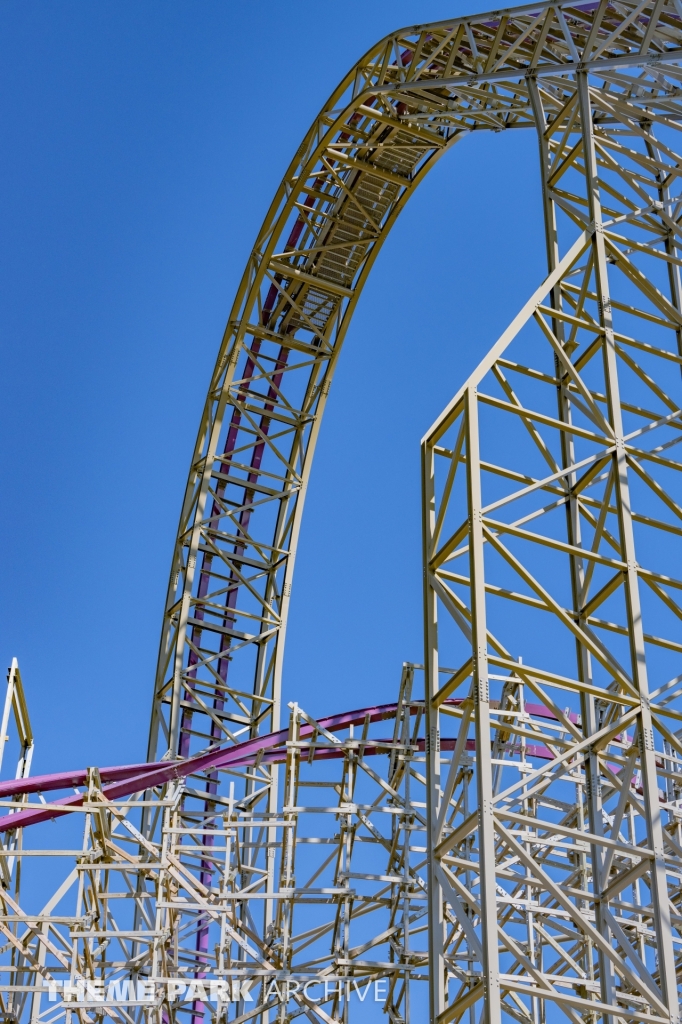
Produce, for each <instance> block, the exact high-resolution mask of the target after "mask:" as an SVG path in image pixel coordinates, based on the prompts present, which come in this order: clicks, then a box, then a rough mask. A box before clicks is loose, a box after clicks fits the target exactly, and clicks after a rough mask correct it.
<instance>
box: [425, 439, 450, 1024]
mask: <svg viewBox="0 0 682 1024" xmlns="http://www.w3.org/2000/svg"><path fill="white" fill-rule="evenodd" d="M435 523H436V496H435V490H434V453H433V448H432V447H431V446H430V445H429V444H428V443H427V442H424V443H423V445H422V546H423V561H424V686H425V694H424V706H425V709H426V723H425V725H426V821H427V843H426V846H427V851H428V908H429V1019H430V1021H431V1024H435V1022H436V1021H437V1019H438V1017H439V1016H440V1014H441V1013H443V1011H444V1010H445V1006H446V997H447V985H446V977H445V958H444V955H443V952H444V944H445V922H444V919H443V894H442V892H441V887H440V882H439V880H438V876H437V873H436V863H435V856H434V848H435V845H436V841H435V835H434V830H435V827H436V822H437V821H438V811H439V807H440V728H439V712H438V708H437V707H433V705H432V703H431V702H432V700H433V698H434V697H435V695H436V693H437V692H438V608H437V601H436V594H435V592H434V590H433V587H432V586H431V582H430V579H429V576H430V573H429V562H430V560H431V546H432V543H433V535H434V528H435Z"/></svg>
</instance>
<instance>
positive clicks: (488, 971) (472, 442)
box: [464, 387, 502, 1024]
mask: <svg viewBox="0 0 682 1024" xmlns="http://www.w3.org/2000/svg"><path fill="white" fill-rule="evenodd" d="M464 415H465V430H466V451H467V496H468V505H469V575H470V577H471V626H472V637H471V646H472V656H473V666H474V724H475V728H476V782H477V797H478V857H479V872H480V879H481V945H482V948H483V964H482V969H483V986H484V992H485V1003H484V1009H483V1014H482V1017H481V1022H482V1024H500V1021H501V1019H502V1015H501V1007H500V967H499V956H498V945H497V943H498V940H497V898H496V879H495V820H494V817H493V775H492V764H491V748H490V743H491V736H490V687H489V682H488V634H487V628H486V608H485V572H484V565H483V511H482V508H483V505H482V500H481V455H480V445H479V433H478V398H477V394H476V389H475V388H473V387H469V388H467V391H466V398H465V414H464Z"/></svg>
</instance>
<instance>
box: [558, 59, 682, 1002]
mask: <svg viewBox="0 0 682 1024" xmlns="http://www.w3.org/2000/svg"><path fill="white" fill-rule="evenodd" d="M577 81H578V101H579V104H580V119H581V124H582V134H583V153H584V161H585V178H586V182H587V198H588V203H589V213H590V219H591V221H592V228H593V232H594V233H593V238H592V253H593V259H594V268H595V279H596V288H597V295H598V296H599V317H600V323H601V326H602V328H603V331H604V343H603V354H604V378H605V386H606V396H607V402H608V415H609V422H610V423H611V426H612V427H613V431H614V434H615V444H616V450H615V452H614V455H613V472H614V477H615V481H614V491H615V496H616V506H617V509H618V523H619V533H620V544H621V555H622V560H623V561H624V562H625V563H626V565H627V569H626V570H625V606H626V614H627V619H628V633H629V638H630V658H631V667H632V680H633V683H634V686H635V687H636V689H637V692H638V694H639V697H640V700H641V705H640V714H639V719H638V724H639V743H640V763H641V768H642V785H643V790H644V794H643V800H644V805H645V815H646V824H647V833H648V843H649V846H650V848H651V849H652V850H653V851H654V861H653V864H652V868H651V894H652V901H653V905H654V917H653V925H654V928H655V929H656V944H657V950H658V961H659V964H658V966H659V984H660V988H661V994H662V997H663V1000H664V1002H665V1003H666V1005H667V1006H668V1009H669V1011H670V1019H671V1022H676V1021H678V1020H679V1002H678V995H677V978H676V972H675V955H674V949H673V944H672V932H671V923H670V904H669V899H668V883H667V876H666V868H665V858H664V847H663V828H662V822H661V811H660V804H659V797H658V778H657V773H656V756H655V751H654V734H653V723H652V718H651V711H650V705H649V684H648V678H647V666H646V654H645V647H644V632H643V627H642V614H641V604H640V595H639V578H638V574H637V559H636V554H635V540H634V531H633V525H632V509H631V504H630V490H629V480H628V466H627V456H626V452H625V442H624V440H623V421H622V409H621V404H620V392H619V385H618V367H617V360H616V348H615V340H614V335H613V320H612V311H611V297H610V291H609V281H608V269H607V262H606V246H605V243H604V233H603V227H602V211H601V198H600V187H599V176H598V167H597V159H596V153H595V145H594V124H593V120H592V107H591V101H590V94H589V81H588V76H587V73H586V72H579V73H578V75H577Z"/></svg>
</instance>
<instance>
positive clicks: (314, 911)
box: [0, 0, 682, 1024]
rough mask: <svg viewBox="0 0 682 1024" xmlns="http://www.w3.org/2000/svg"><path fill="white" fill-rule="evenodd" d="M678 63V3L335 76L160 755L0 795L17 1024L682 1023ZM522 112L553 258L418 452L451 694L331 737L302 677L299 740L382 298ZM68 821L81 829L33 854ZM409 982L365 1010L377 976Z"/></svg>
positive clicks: (188, 600) (434, 606)
mask: <svg viewBox="0 0 682 1024" xmlns="http://www.w3.org/2000/svg"><path fill="white" fill-rule="evenodd" d="M681 63H682V4H681V3H680V2H679V0H645V2H641V3H639V2H636V0H635V2H623V3H621V2H617V0H610V2H606V0H604V2H598V3H591V4H582V5H573V6H572V5H570V4H568V3H558V4H536V5H530V6H527V7H521V8H515V9H513V10H507V11H502V12H496V13H493V14H486V15H477V16H474V17H470V18H459V19H451V20H448V21H447V22H442V23H438V24H433V25H426V26H418V27H416V28H410V29H405V30H402V31H400V32H397V33H395V34H393V35H391V36H389V37H388V38H387V39H385V40H382V41H381V42H380V43H379V44H377V46H376V47H373V48H372V50H371V51H370V52H369V53H368V54H367V55H366V56H365V57H364V58H363V59H362V60H361V61H360V62H359V63H358V64H357V65H356V67H355V68H353V69H352V71H351V72H350V73H349V75H348V76H347V77H346V78H345V79H344V81H343V82H342V83H341V84H340V86H339V88H338V89H337V90H336V92H335V93H334V94H333V95H332V97H330V99H329V101H328V103H327V104H326V105H325V107H324V108H323V110H322V112H321V113H320V115H319V117H318V118H317V119H316V121H315V123H314V124H313V126H312V127H311V129H310V132H309V133H308V135H307V136H306V138H305V139H304V140H303V143H302V145H301V146H300V148H299V150H298V151H297V154H296V157H295V159H294V161H293V162H292V165H291V167H290V168H289V171H288V172H287V175H286V176H285V179H284V181H283V183H282V185H281V186H280V189H279V191H278V193H277V195H276V197H275V199H274V201H273V204H272V207H271V209H270V211H269V213H268V215H267V217H266V220H265V223H264V225H263V228H262V229H261V232H260V234H259V237H258V239H257V241H256V245H255V247H254V250H253V253H252V255H251V258H250V260H249V264H248V266H247V269H246V272H245V275H244V278H243V280H242V283H241V285H240V288H239V291H238V295H237V298H236V300H235V305H234V307H233V310H232V313H231V315H230V320H229V322H228V327H227V331H226V334H225V337H224V339H223V344H222V346H221V349H220V353H219V356H218V361H217V364H216V369H215V371H214V375H213V379H212V381H211V385H210V389H209V394H208V398H207V402H206V406H205V409H204V413H203V417H202V421H201V426H200V430H199V436H198V440H197V445H196V449H195V453H194V457H193V460H192V466H191V471H190V477H189V481H188V486H187V491H186V495H185V500H184V504H183V510H182V515H181V521H180V527H179V531H178V539H177V543H176V548H175V554H174V560H173V568H172V572H171V579H170V584H169V590H168V598H167V603H166V614H165V620H164V630H163V636H162V642H161V648H160V656H159V668H158V673H157V678H156V685H155V691H154V710H153V716H152V728H151V736H150V747H149V760H150V761H153V760H155V759H158V758H162V761H161V763H157V764H155V765H147V766H136V769H135V770H136V771H137V772H138V774H134V773H133V774H132V776H131V771H132V769H125V770H124V769H110V770H105V769H102V770H101V771H98V770H97V769H90V770H89V771H88V773H87V774H86V775H83V776H82V777H81V776H77V777H74V778H73V779H71V780H70V782H69V779H66V780H65V779H64V778H62V779H61V781H60V785H63V786H65V785H68V784H73V785H76V786H78V787H79V789H80V792H79V793H78V794H77V795H75V796H73V795H72V796H70V797H68V799H67V804H66V805H65V804H64V803H61V804H60V803H58V802H56V803H53V804H50V805H49V806H47V807H46V806H45V805H44V803H43V804H41V803H37V802H36V800H35V798H33V799H31V797H30V792H31V791H32V790H31V780H26V779H24V778H23V776H22V777H21V778H19V780H18V782H17V783H16V784H12V786H13V788H12V786H10V787H9V788H7V785H6V784H1V783H0V787H4V788H1V793H2V794H3V801H2V802H3V804H4V805H6V806H9V808H10V810H12V811H13V812H15V813H16V814H17V815H19V817H17V824H16V825H15V827H14V828H13V829H10V830H9V835H10V837H11V839H10V842H9V844H8V845H6V846H5V847H4V848H3V849H2V850H0V858H1V859H2V862H3V863H4V864H5V868H4V869H3V878H4V879H5V881H4V886H5V887H4V888H3V889H2V890H0V904H2V905H1V906H0V931H2V932H3V934H4V936H5V939H6V943H5V945H4V946H3V947H0V997H1V998H2V999H3V1005H2V1011H3V1013H4V1014H5V1017H6V1019H10V1020H15V1019H16V1020H19V1019H22V1020H24V1019H26V1020H31V1021H32V1022H34V1024H38V1022H42V1021H45V1022H46V1024H48V1022H49V1024H52V1021H57V1020H61V1019H66V1018H68V1019H69V1021H70V1019H71V1017H72V1016H73V1015H76V1016H77V1017H78V1018H79V1020H81V1021H83V1022H86V1021H94V1020H99V1019H103V1017H109V1018H112V1019H114V1020H117V1021H118V1020H120V1021H124V1020H125V1021H131V1020H140V1021H141V1020H142V1019H143V1018H144V1019H153V1020H154V1021H155V1022H158V1024H164V1022H166V1021H170V1020H179V1019H181V1018H184V1019H187V1018H188V1017H190V1018H191V1019H192V1022H193V1024H198V1021H199V1020H201V1019H208V1016H211V1017H212V1018H215V1020H216V1022H217V1021H218V1020H221V1019H222V1020H227V1021H235V1020H238V1021H243V1022H246V1021H261V1022H263V1021H278V1022H284V1021H291V1020H293V1019H296V1018H298V1017H307V1019H309V1020H311V1021H313V1022H319V1021H325V1022H327V1024H328V1022H329V1021H344V1022H348V1021H357V1022H359V1021H362V1020H367V1019H375V1017H376V1014H377V1013H378V1012H379V1011H380V1010H383V1011H384V1012H385V1013H386V1014H387V1015H388V1019H389V1020H391V1021H393V1022H396V1024H397V1022H406V1021H413V1022H416V1021H421V1020H424V1019H426V1017H427V1015H428V1016H429V1017H430V1019H431V1021H432V1022H437V1024H448V1022H450V1021H459V1020H462V1019H464V1018H468V1020H469V1021H470V1024H475V1022H476V1021H477V1020H480V1021H481V1022H482V1024H498V1022H499V1021H501V1020H502V1018H503V1017H504V1019H505V1020H511V1019H514V1020H516V1021H520V1022H522V1024H549V1022H553V1021H554V1020H559V1019H562V1020H563V1019H565V1018H567V1019H568V1020H570V1021H571V1022H572V1024H577V1022H578V1021H584V1022H585V1024H592V1022H595V1021H597V1020H598V1019H602V1020H604V1021H605V1022H607V1024H616V1022H620V1021H623V1022H627V1024H629V1022H631V1021H641V1022H642V1024H645V1022H646V1024H678V1021H679V996H678V990H679V984H678V979H679V978H680V975H681V972H682V962H681V958H682V952H681V946H682V927H681V926H682V803H681V800H682V776H681V768H682V738H681V737H682V727H681V726H680V724H679V722H680V719H681V718H682V676H681V675H680V666H679V662H680V653H682V631H681V630H680V625H679V624H680V619H682V601H680V597H679V591H680V589H682V565H680V562H681V561H682V558H681V553H682V544H681V543H680V539H681V538H682V494H680V493H679V490H680V480H681V477H680V469H681V468H682V464H681V463H680V462H679V460H678V459H676V457H675V455H676V451H677V449H676V447H675V446H676V444H677V443H678V442H679V441H680V440H682V433H681V431H682V412H681V409H682V375H681V374H680V369H681V367H682V347H681V336H682V296H681V293H680V277H679V267H680V265H681V262H682V261H681V259H680V254H679V248H678V238H679V236H680V234H681V232H682V227H681V224H682V219H681V218H682V188H680V185H679V181H680V178H682V158H680V156H679V155H678V151H679V148H680V147H679V141H678V134H679V132H680V131H681V130H682V89H681V83H682V67H681ZM523 127H526V128H529V129H531V131H533V132H534V134H535V136H536V138H537V140H538V148H539V166H540V172H541V182H542V200H541V201H542V204H543V210H544V221H545V234H546V252H547V268H548V276H547V278H546V279H545V281H544V282H542V283H541V284H539V286H538V289H537V291H536V292H535V294H534V295H533V296H531V298H530V299H529V300H528V302H527V303H526V304H525V306H524V307H523V309H522V310H521V312H520V313H519V315H518V316H517V317H516V318H515V320H514V321H513V322H512V324H511V325H510V327H509V328H508V330H507V331H506V332H505V333H504V334H503V336H502V337H501V338H500V339H499V341H498V342H497V343H496V344H495V345H494V346H493V348H492V349H491V350H490V353H489V355H488V356H487V357H486V359H485V360H484V361H483V363H482V364H481V365H480V366H479V368H478V369H477V370H476V371H475V373H474V374H473V375H472V377H471V378H470V379H469V380H468V381H467V382H466V383H465V384H464V385H463V386H462V388H461V389H460V390H459V392H458V393H457V395H456V396H455V397H454V399H453V401H452V402H451V403H450V405H449V406H448V408H447V409H446V410H445V411H444V413H443V415H442V416H441V417H440V418H439V419H438V421H437V422H436V424H434V426H433V427H432V428H431V430H430V431H429V432H428V433H427V435H426V437H425V438H424V441H423V467H424V472H423V498H424V566H425V577H424V587H425V590H424V593H425V604H424V608H425V647H426V654H425V676H426V688H425V691H424V699H421V698H422V693H421V692H420V691H419V690H418V689H417V690H415V688H414V682H413V680H414V674H415V666H406V667H405V669H404V671H403V677H402V680H401V686H400V692H399V697H398V700H397V702H396V705H395V706H393V707H392V710H390V711H389V710H386V709H383V710H381V709H379V710H377V709H366V713H365V712H363V713H362V714H360V715H359V717H358V716H357V715H356V716H353V715H350V716H338V717H337V718H336V719H334V721H333V722H332V720H328V721H327V724H325V723H324V722H321V721H319V720H317V721H316V720H314V719H311V718H310V717H309V716H307V715H306V714H305V713H304V712H303V711H302V710H301V709H300V708H299V707H298V706H297V705H295V704H294V705H291V707H290V715H289V725H288V731H287V732H286V734H285V733H284V732H282V733H278V732H277V730H278V729H279V727H280V721H279V720H280V699H281V694H280V691H281V674H282V659H283V640H284V631H285V626H286V618H287V608H288V602H289V598H290V594H291V587H292V574H293V560H294V555H295V550H296V540H297V536H298V531H299V528H300V522H301V514H302V509H303V499H304V496H305V488H306V483H307V479H308V474H309V472H310V467H311V461H312V455H313V452H314V447H315V441H316V437H317V432H318V429H319V425H320V418H321V415H322V412H323V410H324V405H325V402H326V398H327V396H328V393H329V388H330V384H331V379H332V374H333V371H334V367H335V363H336V358H337V355H338V352H339V349H340V346H341V342H342V340H343V337H344V334H345V331H346V328H347V325H348V323H349V318H350V316H351V315H352V312H353V309H354V307H355V303H356V300H357V297H358V296H359V294H360V291H361V289H362V285H363V283H364V281H365V279H366V276H367V274H368V273H369V270H370V268H371V265H372V262H373V260H374V257H375V255H376V254H377V252H378V250H379V247H380V244H381V242H382V241H383V239H384V237H385V236H386V234H387V232H388V231H389V230H390V228H391V227H392V225H393V223H394V222H395V219H396V217H397V215H398V214H399V212H400V210H401V209H402V207H403V205H404V203H405V202H406V201H407V199H408V198H409V196H410V195H411V193H412V190H413V189H414V188H415V187H416V186H417V185H418V183H419V182H420V181H421V179H422V178H423V176H424V175H425V174H426V173H427V172H428V170H429V168H430V167H431V165H432V163H433V162H434V161H435V160H436V159H437V158H438V157H440V156H441V154H443V153H444V152H445V150H446V149H448V148H449V147H451V146H452V145H453V144H454V143H455V142H456V141H457V140H458V139H461V138H463V137H464V136H465V135H466V134H468V133H469V132H471V131H480V130H484V131H488V130H492V131H503V130H508V129H512V128H523ZM538 201H540V199H539V200H538ZM676 595H677V596H676ZM443 663H444V664H445V665H452V666H459V667H457V668H446V667H444V664H443ZM387 717H390V718H391V719H392V720H393V726H392V734H391V735H386V732H387V731H386V729H385V727H384V732H383V733H382V731H381V727H380V726H379V725H378V724H377V723H379V722H380V721H381V720H382V718H383V719H386V718H387ZM424 720H425V723H426V727H425V730H423V731H422V732H420V727H421V725H422V722H423V721H424ZM26 721H27V719H26ZM29 731H30V730H29ZM273 734H274V735H273ZM27 735H28V733H27ZM420 736H423V739H421V742H420ZM207 749H208V753H203V754H201V753H199V752H200V751H206V750H207ZM231 751H232V753H230V752H231ZM278 764H280V765H282V766H283V768H282V769H281V772H282V775H283V778H282V780H281V782H282V786H281V791H278V785H277V783H278V776H277V773H278V768H277V765H278ZM126 772H127V775H126ZM107 773H109V774H107ZM117 773H118V774H117ZM114 779H117V780H118V781H112V780H114ZM121 779H123V780H124V781H120V780H121ZM53 781H54V780H53ZM41 785H44V786H47V785H50V786H52V782H50V781H49V780H46V781H45V782H44V783H41ZM117 787H118V788H117ZM35 788H36V787H35V786H34V787H33V789H34V790H35ZM53 788H54V787H53ZM304 792H305V793H306V794H307V793H311V794H313V795H312V796H311V797H308V796H307V795H306V797H305V800H304V798H303V796H302V794H303V793H304ZM66 811H68V814H67V815H66V817H63V818H62V820H61V822H60V823H59V825H58V827H59V828H60V829H61V830H62V833H61V834H63V835H66V834H68V835H70V836H73V834H74V829H76V828H80V838H79V839H78V842H75V841H73V840H72V841H71V845H70V846H69V844H68V843H66V844H65V845H64V846H63V847H62V848H60V849H56V848H55V847H54V846H53V845H51V844H50V843H47V844H46V843H45V842H44V841H43V843H42V845H41V843H40V842H36V845H35V846H31V847H29V846H28V845H27V839H28V837H29V836H34V835H36V836H38V834H39V833H37V832H35V831H33V830H34V829H35V828H38V827H39V826H38V824H37V823H38V822H39V821H42V820H45V818H47V817H49V815H50V814H51V813H54V815H55V816H58V815H59V816H62V815H64V814H65V812H66ZM78 823H80V825H78ZM19 824H22V825H23V837H22V830H20V829H19V828H18V825H19ZM28 824H31V829H27V827H26V826H27V825H28ZM45 827H48V826H45ZM7 828H8V826H7V825H6V824H5V825H3V824H2V820H1V819H0V830H2V829H4V830H5V831H7ZM60 858H63V859H64V860H65V861H66V864H67V872H66V875H65V877H64V879H62V878H61V877H60V878H59V879H55V885H54V888H53V890H52V894H51V895H50V892H46V891H45V890H46V884H47V883H46V880H50V884H51V880H52V874H51V872H54V868H53V867H52V865H54V864H55V863H57V862H59V861H60ZM74 862H75V867H74V868H73V870H71V865H72V864H74ZM18 865H21V866H22V871H23V873H24V883H23V891H24V893H25V894H26V895H25V896H24V897H22V902H20V894H19V889H18ZM39 865H41V866H40V867H39ZM27 880H28V881H27ZM47 889H49V885H48V886H47ZM43 893H45V898H44V899H43V897H42V894H43ZM209 976H210V977H211V978H213V979H219V980H220V981H222V982H223V983H224V984H225V985H227V988H223V989H222V990H221V991H222V993H223V994H222V996H218V997H217V999H216V1001H214V1002H213V1003H211V1002H210V999H209V997H208V996H207V994H206V992H205V991H204V990H203V989H202V985H203V986H204V989H205V983H206V982H207V979H208V978H209ZM65 979H66V980H68V983H69V984H68V986H67V989H66V990H64V989H63V988H61V989H60V990H59V992H58V993H57V994H56V996H55V999H54V1000H53V1001H52V1002H50V1000H49V998H48V997H47V995H46V992H45V985H46V984H47V985H48V988H49V983H50V982H52V983H54V982H56V981H57V980H62V981H63V980H65ZM124 980H125V981H126V983H127V981H128V980H130V981H131V983H132V982H134V983H135V984H137V982H142V983H144V984H148V985H149V986H150V993H151V998H150V1000H149V1001H145V999H140V1000H134V999H132V1000H131V998H130V994H129V993H128V996H127V997H126V995H125V994H123V995H122V988H121V986H122V984H123V981H124ZM427 980H428V982H429V983H428V985H427V984H426V981H427ZM379 981H385V982H386V985H385V988H384V989H383V990H382V996H381V1000H380V1003H381V1005H380V1006H377V1005H376V1004H375V1003H374V1002H372V1003H371V1007H370V1004H367V1003H365V1002H364V1001H363V1000H361V999H360V993H359V992H358V985H359V984H360V983H361V986H364V985H365V984H367V983H369V984H370V987H371V986H372V985H373V984H374V983H375V982H379ZM325 982H326V983H327V985H328V986H329V990H328V991H327V990H325ZM287 983H290V987H289V990H287ZM306 984H308V985H309V986H311V987H309V988H308V989H306V987H305V986H306ZM110 986H113V987H111V989H110ZM244 986H246V987H245V988H244ZM273 986H274V987H273ZM296 986H297V987H296ZM315 986H318V987H317V988H315ZM53 987H54V984H53ZM181 989H182V991H180V990H181ZM426 991H428V993H429V995H428V1002H429V1004H430V1005H429V1008H428V1009H427V1005H426V1004H427V999H426ZM136 992H137V990H136ZM313 992H314V996H313V994H312V993H313ZM318 993H321V995H320V998H319V999H318V998H317V996H318ZM230 997H233V998H230ZM249 997H251V998H249Z"/></svg>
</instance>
